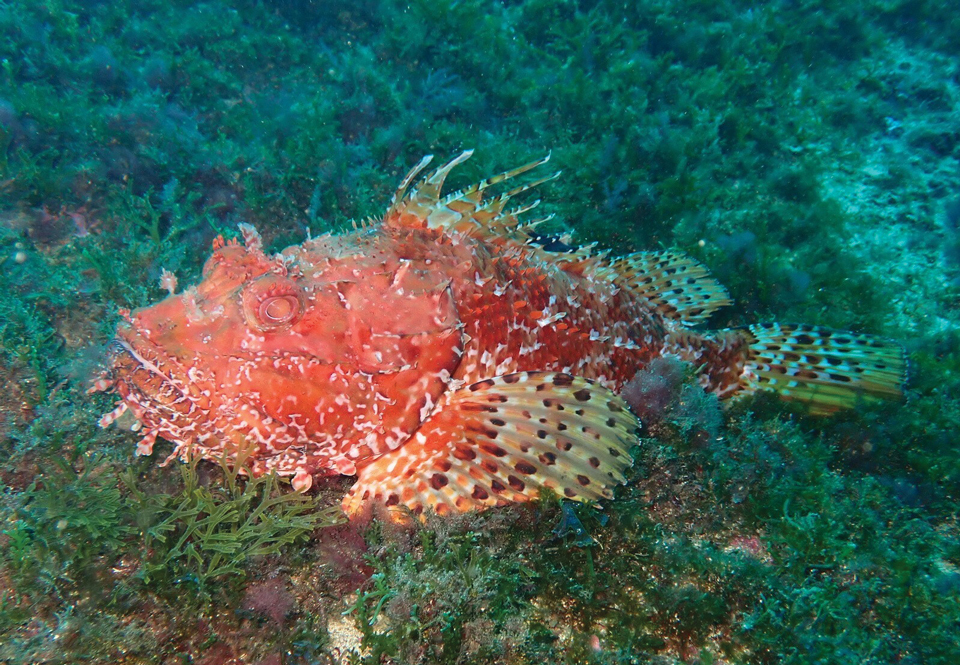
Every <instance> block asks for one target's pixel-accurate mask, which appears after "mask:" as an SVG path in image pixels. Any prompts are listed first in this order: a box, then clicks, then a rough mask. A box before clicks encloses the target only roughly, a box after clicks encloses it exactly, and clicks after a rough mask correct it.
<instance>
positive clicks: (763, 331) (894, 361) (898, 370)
mask: <svg viewBox="0 0 960 665" xmlns="http://www.w3.org/2000/svg"><path fill="white" fill-rule="evenodd" d="M743 332H744V334H745V336H746V337H747V343H748V345H749V347H748V351H747V355H746V362H745V364H744V368H743V373H742V375H741V377H740V386H741V393H752V392H755V391H757V390H762V389H770V390H775V391H776V392H777V393H779V394H780V396H781V397H783V399H786V400H790V401H797V402H805V403H807V404H809V406H810V412H811V413H814V414H821V415H822V414H829V413H833V412H835V411H839V410H841V409H849V408H853V407H854V406H856V405H857V403H858V402H859V401H860V400H862V399H866V400H877V399H891V400H895V399H899V398H900V397H901V396H902V394H903V384H904V382H905V380H906V370H907V363H906V358H905V357H904V353H903V349H902V348H901V347H900V346H899V345H898V344H896V343H894V342H889V341H887V340H884V339H880V338H878V337H872V336H870V335H857V334H853V333H849V332H843V331H838V330H830V329H829V328H821V327H818V326H809V325H779V324H776V323H765V324H759V325H753V326H749V327H748V328H747V329H746V330H745V331H743Z"/></svg>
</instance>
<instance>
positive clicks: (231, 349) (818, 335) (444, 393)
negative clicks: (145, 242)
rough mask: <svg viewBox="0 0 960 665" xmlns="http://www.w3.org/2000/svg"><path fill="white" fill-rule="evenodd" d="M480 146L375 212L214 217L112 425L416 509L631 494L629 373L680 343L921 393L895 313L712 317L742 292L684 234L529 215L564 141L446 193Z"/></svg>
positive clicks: (104, 386) (114, 363)
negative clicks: (893, 328) (843, 328)
mask: <svg viewBox="0 0 960 665" xmlns="http://www.w3.org/2000/svg"><path fill="white" fill-rule="evenodd" d="M470 155H471V152H469V151H468V152H464V153H463V154H461V155H460V156H459V157H457V158H456V159H454V160H452V161H451V162H449V163H448V164H446V165H444V166H442V167H440V168H438V169H436V170H435V171H433V172H431V173H429V175H427V176H426V177H424V178H423V180H422V181H421V182H420V183H419V184H418V185H417V186H416V187H414V188H412V190H411V189H410V188H411V185H412V183H413V182H414V180H415V179H416V178H417V176H418V175H419V174H420V173H421V172H422V171H423V170H424V169H425V167H426V166H427V164H428V163H429V161H430V158H429V157H426V158H424V159H423V160H422V161H421V162H420V163H419V164H418V165H417V166H416V167H415V168H414V169H413V170H411V171H410V173H409V174H407V176H406V177H405V178H404V179H403V182H402V183H401V184H400V187H399V189H398V190H397V192H396V194H395V195H394V197H393V200H392V202H391V205H390V207H389V209H388V210H387V212H386V214H385V215H384V216H383V219H382V221H381V222H380V223H379V224H378V225H376V226H374V227H371V228H363V229H360V230H357V231H355V232H353V233H348V234H345V235H338V236H332V235H327V236H323V237H320V238H313V239H309V240H307V241H306V242H304V243H303V244H301V245H295V246H292V247H288V248H287V249H285V250H283V251H282V252H280V253H279V254H273V255H270V254H267V253H266V252H265V251H264V248H263V245H262V243H261V240H260V237H259V235H258V234H257V232H256V231H255V230H254V229H253V228H252V227H250V226H247V225H241V231H242V233H243V239H244V242H243V244H242V245H241V244H238V243H236V242H227V243H224V242H223V240H222V238H218V239H217V241H215V243H214V252H213V255H212V256H211V257H210V259H209V260H208V261H207V263H206V265H205V266H204V269H203V280H202V281H201V282H200V283H199V284H198V285H196V286H194V287H191V288H189V289H187V290H186V291H185V292H183V293H182V294H180V295H171V296H170V297H168V298H166V299H165V300H163V301H162V302H159V303H157V304H156V305H153V306H151V307H146V308H143V309H138V310H136V311H134V312H124V313H123V314H124V321H122V322H121V323H120V325H119V327H118V330H117V337H116V340H115V343H114V346H113V350H112V353H111V357H110V361H109V364H110V368H109V369H108V370H107V372H106V373H105V374H104V376H103V377H102V378H101V379H100V380H99V381H98V382H97V383H96V385H95V387H94V389H96V390H112V391H114V392H116V393H117V394H118V395H119V397H120V402H119V403H118V406H117V408H116V409H115V410H114V411H112V412H111V413H109V414H107V415H105V416H104V417H103V418H102V419H101V425H103V426H106V425H109V424H110V423H111V422H113V421H115V420H116V419H117V418H118V417H120V416H122V415H124V413H125V412H130V414H132V416H133V417H135V419H136V424H137V426H139V428H140V429H141V430H142V432H143V439H142V440H141V441H140V443H139V445H138V446H137V452H138V453H139V454H141V455H149V454H151V453H152V450H153V445H154V442H155V440H156V439H157V437H162V438H164V439H166V440H167V441H170V442H172V443H173V444H174V446H175V448H174V451H173V454H172V455H171V458H174V457H178V458H180V459H182V460H188V459H191V458H195V457H201V458H204V459H208V460H215V461H219V460H226V461H227V462H228V463H235V462H236V461H237V459H238V458H240V459H242V460H245V464H246V465H248V467H249V468H248V471H249V472H250V473H253V474H254V475H260V474H264V473H267V472H270V471H275V472H276V473H278V474H279V475H281V476H287V477H292V485H293V487H294V488H296V489H297V490H299V491H305V490H307V489H309V488H310V487H311V484H312V483H313V480H314V478H315V477H318V476H324V475H332V474H346V475H351V476H352V475H355V476H356V477H357V478H356V483H355V484H354V485H353V487H352V489H351V490H350V492H349V493H348V494H347V496H346V497H345V498H344V500H343V508H344V510H345V511H346V512H347V514H348V515H355V514H357V513H358V512H360V511H361V509H363V508H364V507H365V506H366V505H368V504H371V505H376V504H385V505H386V506H388V507H393V508H392V510H394V511H397V516H398V517H399V515H400V513H403V514H406V511H407V510H409V511H412V512H413V513H414V514H421V513H422V512H423V511H424V510H425V509H429V510H433V511H435V512H436V513H438V514H447V513H452V512H459V511H469V510H477V509H482V508H484V507H489V506H494V505H500V504H505V503H508V502H518V501H528V500H530V499H535V498H536V497H537V496H538V495H539V493H540V492H541V491H542V490H543V489H544V488H548V489H549V490H551V491H553V492H555V493H557V494H559V495H560V496H564V497H568V498H570V499H573V500H577V501H593V500H597V499H599V498H601V497H603V498H609V497H611V496H612V489H613V487H614V486H616V485H617V484H619V483H622V482H623V481H624V472H625V471H626V470H627V468H628V467H629V465H630V464H631V458H630V455H629V453H628V450H629V448H630V447H631V446H632V445H633V444H634V443H636V441H637V439H636V435H635V432H636V428H637V426H638V421H637V418H636V416H634V415H633V414H632V413H631V411H630V409H629V407H628V406H627V404H626V403H625V402H624V401H623V399H622V398H621V397H619V396H618V392H619V391H620V390H621V388H622V387H623V386H624V385H625V384H626V383H627V382H629V381H630V379H631V378H633V377H634V375H636V373H637V372H638V370H640V369H642V368H643V367H644V366H645V365H647V364H648V363H649V362H650V361H651V360H653V359H655V358H658V357H660V356H672V357H676V358H679V359H681V360H684V361H688V362H690V363H692V364H693V365H694V366H696V367H698V368H699V370H698V371H699V382H700V384H701V385H702V386H703V388H704V389H705V390H707V391H709V392H712V393H715V394H717V395H718V396H719V397H720V398H731V397H736V396H738V395H745V394H750V393H753V392H755V391H757V390H762V389H772V390H774V391H776V392H777V393H779V394H780V395H781V396H782V397H783V398H784V399H787V400H796V401H799V402H804V403H807V404H808V405H809V408H810V410H811V411H812V412H814V413H830V412H833V411H836V410H839V409H844V408H850V407H853V406H855V405H856V404H857V403H858V400H861V399H874V398H889V399H894V398H897V397H898V396H899V395H900V394H901V387H902V384H903V381H904V374H905V361H904V357H903V353H902V350H901V348H900V347H899V346H898V345H896V344H893V343H890V342H887V341H884V340H881V339H878V338H875V337H870V336H866V335H859V334H852V333H847V332H839V331H833V330H828V329H825V328H820V327H816V326H808V325H778V324H760V325H753V326H748V327H746V328H739V329H733V330H722V331H719V332H705V331H700V330H698V329H697V328H696V327H695V326H697V324H700V323H701V322H703V321H704V320H705V319H706V318H707V317H708V316H709V315H710V314H711V312H713V311H714V310H716V309H717V308H718V307H720V306H722V305H726V304H728V303H729V302H730V300H729V299H728V297H727V294H726V292H725V291H724V289H723V287H721V286H720V285H719V284H718V283H717V282H716V281H715V280H714V279H712V278H711V277H710V276H709V275H708V274H707V271H706V270H705V269H704V267H703V266H702V265H700V264H699V263H697V262H696V261H694V260H692V259H690V258H688V257H686V256H684V255H682V254H679V253H676V252H670V251H657V252H640V253H636V254H630V255H627V256H623V257H620V258H616V259H611V258H608V257H606V256H605V255H604V254H601V253H595V252H593V251H591V250H590V248H583V249H578V250H570V251H561V252H551V251H547V249H546V248H545V247H543V246H542V244H539V243H538V242H536V239H537V236H536V234H535V233H534V232H533V231H532V228H533V227H534V226H536V225H537V224H538V223H540V222H542V221H544V220H534V221H530V222H526V223H524V222H522V221H521V216H522V214H523V213H525V212H527V211H528V210H529V209H531V208H532V207H534V206H535V205H536V203H533V204H532V205H527V206H522V207H515V208H508V207H507V202H508V200H509V199H510V198H511V197H512V196H515V195H517V194H519V193H522V192H525V191H527V190H529V189H530V188H531V187H534V186H535V185H538V184H541V183H543V182H545V181H547V180H550V179H552V178H553V177H556V175H558V174H553V175H551V176H548V177H545V178H541V179H539V180H536V181H535V182H531V183H528V184H524V185H521V186H518V187H516V188H514V189H511V190H510V191H507V192H505V193H501V194H499V195H496V196H488V195H487V194H488V189H489V188H490V187H492V186H494V185H497V184H498V183H502V182H504V181H506V180H509V179H511V178H514V177H516V176H518V175H520V174H523V173H526V172H528V171H530V170H531V169H533V168H535V167H537V166H540V165H541V164H543V163H544V162H546V161H547V158H544V159H541V160H538V161H534V162H532V163H530V164H526V165H524V166H521V167H519V168H517V169H513V170H511V171H507V172H505V173H502V174H500V175H497V176H494V177H492V178H489V179H487V180H484V181H482V182H480V183H477V184H475V185H473V186H471V187H467V188H466V189H463V190H461V191H458V192H454V193H451V194H447V195H441V187H442V185H443V182H444V179H445V178H446V176H447V174H448V173H449V172H450V171H451V169H453V168H454V167H455V166H456V165H458V164H460V163H461V162H463V161H464V160H466V159H467V158H468V157H469V156H470ZM408 190H409V191H408ZM168 282H169V280H168ZM168 286H169V284H168ZM171 290H172V289H171ZM130 414H127V416H126V417H127V418H129V417H130Z"/></svg>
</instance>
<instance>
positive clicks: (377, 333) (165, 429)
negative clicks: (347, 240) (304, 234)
mask: <svg viewBox="0 0 960 665" xmlns="http://www.w3.org/2000/svg"><path fill="white" fill-rule="evenodd" d="M241 228H242V230H243V231H244V236H245V239H246V246H242V245H240V244H237V243H231V244H224V243H223V242H222V241H218V242H216V243H215V245H214V248H215V251H214V253H213V255H212V256H211V257H210V259H209V260H208V261H207V264H206V265H205V267H204V270H203V279H202V281H201V282H200V283H199V284H197V285H196V286H194V287H191V288H189V289H187V290H186V291H185V292H183V293H182V294H179V295H171V296H170V297H168V298H166V299H165V300H163V301H161V302H159V303H157V304H155V305H153V306H151V307H146V308H143V309H138V310H136V311H134V312H131V313H127V314H125V320H124V321H123V322H122V323H121V324H120V325H119V327H118V330H117V337H116V340H115V342H114V345H113V347H112V353H111V357H110V370H109V372H108V375H107V377H106V378H105V379H104V381H102V383H103V385H102V386H100V387H101V388H102V389H108V388H112V389H113V390H115V391H116V392H117V393H118V394H119V395H120V397H121V399H122V402H121V403H120V404H119V406H118V408H117V409H116V410H115V411H114V412H113V413H111V414H108V415H107V416H105V417H104V418H103V419H102V421H101V424H109V423H110V422H112V421H113V420H116V419H117V417H119V416H121V415H124V413H125V412H126V411H129V412H131V413H132V415H133V416H134V417H135V419H136V422H135V427H136V428H142V429H143V432H144V434H145V436H144V438H143V440H141V442H140V445H139V446H138V452H140V453H141V454H150V453H151V452H152V447H153V443H154V441H155V440H156V438H157V437H158V436H159V437H161V438H163V439H166V440H168V441H171V442H172V443H173V444H174V445H175V450H174V455H175V456H179V457H181V458H182V459H189V458H191V457H195V456H199V457H204V458H207V459H211V460H221V459H226V460H227V461H228V462H230V463H236V462H237V461H238V459H239V460H240V461H241V462H243V464H244V466H245V467H248V468H247V469H246V470H248V471H250V472H252V473H254V474H255V475H260V474H261V473H264V472H266V471H268V470H270V469H275V470H276V471H277V472H279V473H280V474H281V475H285V476H294V485H295V486H296V487H297V488H298V489H305V488H307V487H309V486H310V484H311V483H312V478H313V476H315V475H325V474H336V473H344V474H353V473H356V471H357V468H358V465H360V466H362V465H363V464H364V463H365V462H367V461H370V460H372V459H373V458H375V457H377V456H379V455H382V454H383V453H385V452H387V451H389V450H392V449H394V448H396V447H398V446H400V445H401V444H402V443H404V442H405V441H406V440H407V439H408V438H409V437H410V436H411V434H412V433H413V432H414V431H415V430H416V428H417V427H418V426H419V424H420V422H421V420H422V419H423V418H424V417H425V416H426V415H427V413H428V412H429V410H430V409H431V408H432V406H433V405H434V404H435V402H436V400H437V399H438V398H439V396H440V394H441V393H442V392H443V390H444V389H445V387H446V385H447V383H449V381H450V376H451V373H452V372H453V371H454V370H455V369H456V366H457V363H458V362H459V357H460V354H461V353H462V342H461V334H460V328H459V320H458V318H457V313H456V308H455V305H454V302H453V296H452V295H451V293H450V290H449V288H448V286H447V285H446V284H444V283H442V282H440V281H438V280H436V279H434V278H432V277H431V275H430V271H429V270H418V269H416V266H411V264H410V262H409V261H407V260H405V259H401V258H397V257H394V256H392V255H390V253H389V252H382V251H381V252H377V253H376V255H375V256H372V253H371V252H369V251H367V252H350V251H344V247H343V242H342V241H340V243H339V244H337V245H334V244H333V243H332V242H331V241H328V242H327V243H326V244H324V243H323V242H321V241H319V240H317V241H308V242H307V243H304V244H303V245H300V246H294V247H290V248H288V249H286V250H284V251H283V252H282V253H280V254H277V255H274V256H267V255H266V254H265V253H264V252H263V250H262V246H261V243H260V239H259V236H258V235H257V234H256V231H254V230H253V229H252V227H241Z"/></svg>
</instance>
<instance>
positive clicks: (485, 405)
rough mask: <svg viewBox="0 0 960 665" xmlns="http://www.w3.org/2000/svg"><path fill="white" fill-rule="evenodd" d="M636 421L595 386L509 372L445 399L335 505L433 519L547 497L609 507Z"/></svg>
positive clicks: (565, 377)
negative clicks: (392, 509) (373, 505)
mask: <svg viewBox="0 0 960 665" xmlns="http://www.w3.org/2000/svg"><path fill="white" fill-rule="evenodd" d="M638 425H639V422H638V420H637V418H636V416H634V415H633V414H632V413H631V412H630V411H629V410H628V408H627V405H626V404H625V403H624V402H623V400H621V399H620V398H619V397H618V396H617V395H615V394H614V393H613V392H612V391H610V390H609V389H607V388H604V387H603V386H601V385H599V384H597V383H593V382H591V381H588V380H586V379H582V378H579V377H574V376H571V375H570V374H563V373H553V372H519V373H515V374H506V375H504V376H498V377H495V378H491V379H486V380H483V381H479V382H477V383H474V384H472V385H469V386H466V387H464V388H462V389H460V390H457V391H455V392H451V393H447V394H445V395H444V397H443V398H442V399H441V401H440V402H439V403H438V405H437V408H436V409H435V410H434V411H433V413H432V414H431V415H430V416H429V417H428V418H427V419H426V420H425V421H424V422H423V423H422V425H421V426H420V428H419V430H418V431H417V433H416V434H415V435H414V436H413V437H412V438H411V439H410V440H409V441H408V442H407V443H405V444H404V445H403V446H401V447H400V448H398V449H397V450H394V451H392V452H390V453H388V454H386V455H384V456H383V457H380V458H379V459H377V460H376V461H375V462H373V463H372V464H370V465H369V466H367V467H365V468H364V469H363V470H362V471H361V472H360V477H359V479H358V481H357V483H356V485H354V486H353V488H352V489H351V490H350V492H349V494H347V496H346V497H345V498H344V500H343V508H344V510H345V511H346V512H347V514H348V515H354V514H356V513H358V512H359V511H360V510H361V508H362V507H363V505H364V504H365V503H366V502H368V501H369V502H379V503H384V504H386V505H387V506H397V507H398V510H404V509H409V510H411V511H413V512H414V513H416V514H420V513H421V512H423V510H424V509H425V508H429V509H432V510H434V511H435V512H437V513H438V514H446V513H452V512H464V511H469V510H479V509H482V508H485V507H488V506H494V505H499V504H504V503H509V502H520V501H529V500H531V499H535V498H537V497H538V496H539V495H540V492H541V491H543V489H544V488H548V489H550V490H552V491H554V492H556V493H557V494H559V495H561V496H565V497H568V498H570V499H574V500H577V501H593V500H597V499H600V498H611V497H612V496H613V491H612V490H613V487H614V486H615V485H618V484H620V483H622V482H624V472H625V471H626V469H627V468H628V467H629V466H630V464H631V463H632V460H631V458H630V455H629V453H628V450H629V448H630V447H631V446H632V445H634V443H636V440H637V439H636V435H635V430H636V428H637V427H638Z"/></svg>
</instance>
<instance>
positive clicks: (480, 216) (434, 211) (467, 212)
mask: <svg viewBox="0 0 960 665" xmlns="http://www.w3.org/2000/svg"><path fill="white" fill-rule="evenodd" d="M471 155H473V151H472V150H466V151H464V152H462V153H461V154H460V155H458V156H457V157H455V158H454V159H452V160H450V161H449V162H447V163H446V164H444V165H443V166H441V167H439V168H437V169H436V170H434V171H433V172H431V173H430V174H428V175H427V176H426V177H425V178H424V179H423V181H422V182H421V183H420V184H419V185H418V186H417V187H416V188H414V190H413V191H412V192H410V193H409V194H407V189H408V188H409V187H410V184H411V183H412V182H413V180H414V179H415V178H416V177H417V175H419V174H420V172H421V171H423V169H424V168H426V166H427V165H428V164H429V163H430V160H431V159H432V157H431V156H427V157H424V158H423V159H422V160H420V163H419V164H417V165H416V166H415V167H414V168H413V169H411V170H410V172H409V173H407V175H406V176H405V177H404V179H403V181H402V182H401V183H400V186H399V187H398V188H397V191H396V193H395V194H394V195H393V199H392V200H391V202H390V208H389V209H388V210H387V212H386V213H385V214H384V218H383V219H384V223H385V224H386V225H388V226H408V227H409V226H412V227H418V228H424V227H426V228H432V229H437V228H444V229H449V230H460V231H466V232H470V231H475V230H477V229H486V230H488V231H493V232H496V231H502V230H503V229H506V230H509V229H511V228H514V227H516V226H517V225H518V224H519V222H518V221H517V220H516V214H515V213H514V212H513V211H508V212H506V213H505V212H504V210H505V207H506V204H507V201H509V200H510V199H511V198H512V197H514V196H516V195H518V194H522V193H523V192H526V191H528V190H530V189H532V188H533V187H536V186H537V185H541V184H543V183H545V182H547V181H549V180H553V179H554V178H556V177H557V176H559V175H560V174H559V173H554V174H552V175H549V176H546V177H543V178H540V179H538V180H534V181H533V182H530V183H526V184H523V185H520V186H518V187H514V188H513V189H511V190H509V191H507V192H504V193H503V194H500V195H498V196H495V197H492V198H489V199H486V200H485V199H484V198H483V192H484V191H485V190H486V189H488V188H489V187H492V186H493V185H496V184H498V183H501V182H503V181H505V180H509V179H510V178H515V177H516V176H518V175H521V174H523V173H526V172H527V171H530V170H531V169H534V168H536V167H538V166H540V165H541V164H544V163H546V162H547V160H549V159H550V155H547V156H546V157H542V158H541V159H537V160H534V161H532V162H529V163H527V164H524V165H523V166H519V167H517V168H515V169H510V170H509V171H504V172H503V173H499V174H497V175H495V176H492V177H490V178H487V179H486V180H482V181H481V182H478V183H476V184H474V185H471V186H470V187H467V188H465V189H462V190H460V191H457V192H453V193H452V194H448V195H447V196H445V197H443V198H442V199H441V198H440V192H441V189H442V188H443V183H444V180H445V179H446V177H447V175H448V174H449V173H450V171H451V170H452V169H453V168H454V167H455V166H457V165H458V164H460V163H462V162H464V161H466V160H467V159H469V158H470V156H471ZM520 211H521V212H522V211H523V210H522V208H521V209H520Z"/></svg>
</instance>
